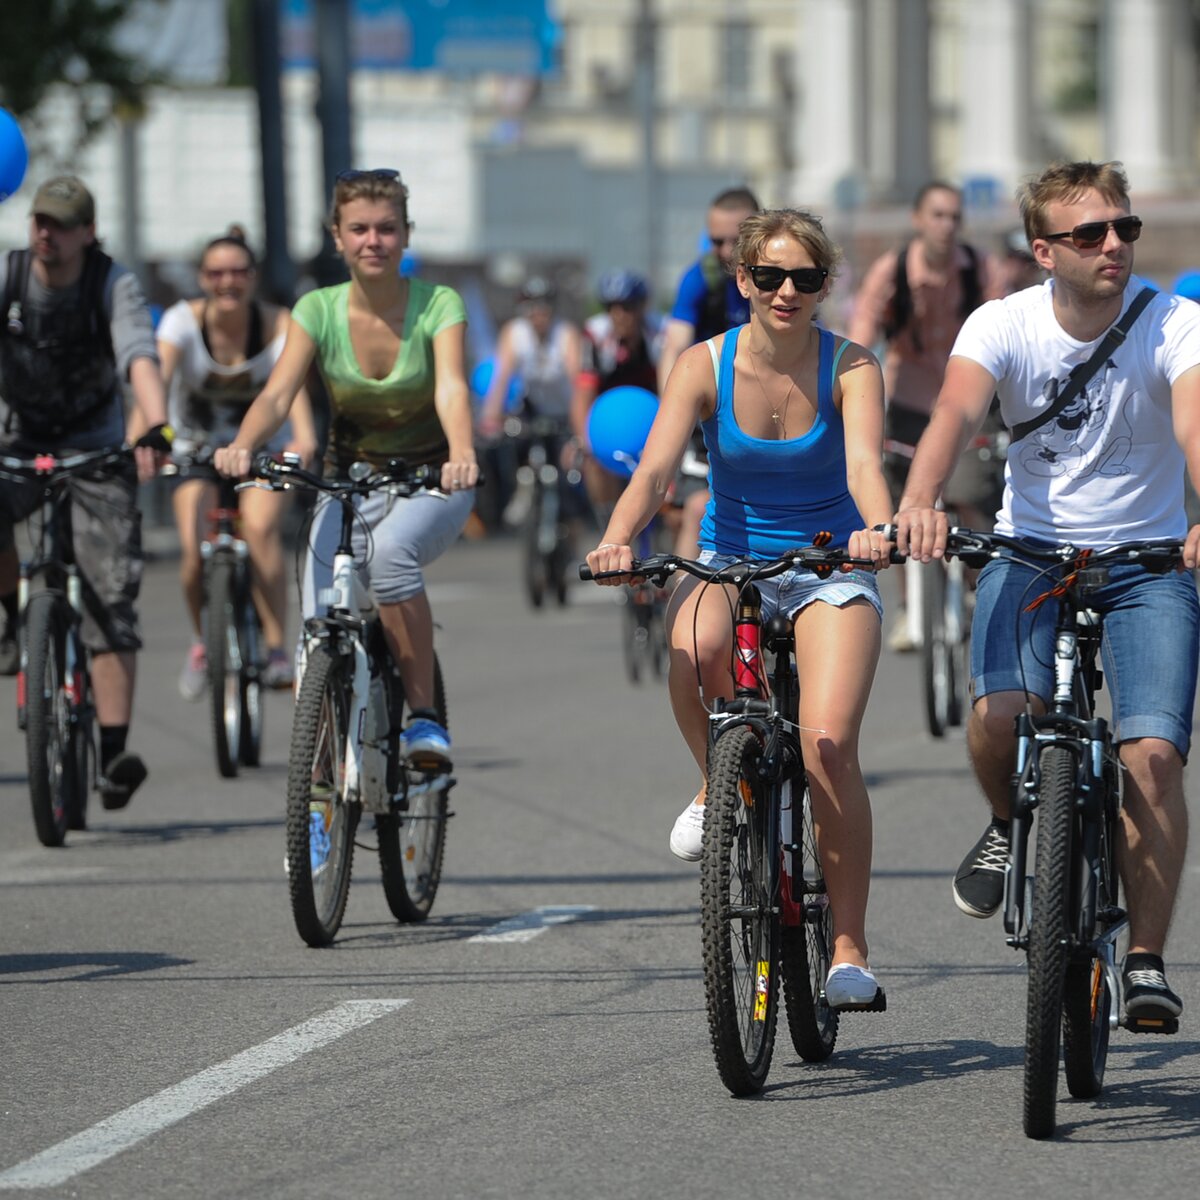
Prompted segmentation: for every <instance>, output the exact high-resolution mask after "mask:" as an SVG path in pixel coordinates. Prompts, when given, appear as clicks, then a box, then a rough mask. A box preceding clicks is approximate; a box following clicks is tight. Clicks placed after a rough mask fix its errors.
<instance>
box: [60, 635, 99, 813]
mask: <svg viewBox="0 0 1200 1200" xmlns="http://www.w3.org/2000/svg"><path fill="white" fill-rule="evenodd" d="M68 637H71V638H74V639H75V655H76V659H75V661H76V663H77V664H78V666H77V667H76V670H77V672H78V676H77V679H76V681H75V686H74V688H73V689H72V694H73V696H74V702H73V703H72V704H71V705H70V707H69V714H70V748H69V750H68V753H67V763H66V769H67V770H68V771H69V773H70V808H69V810H68V812H67V827H68V828H69V829H86V828H87V806H88V795H89V794H90V792H91V790H92V774H93V770H92V768H93V766H94V761H95V754H96V745H95V741H94V740H93V738H94V735H93V732H92V726H93V715H94V709H93V707H92V683H91V674H90V672H89V670H88V664H87V659H86V655H87V651H86V650H85V649H84V647H83V642H82V640H80V638H79V635H78V631H75V632H73V633H70V634H68Z"/></svg>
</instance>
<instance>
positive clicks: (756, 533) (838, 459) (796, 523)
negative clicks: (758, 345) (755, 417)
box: [700, 325, 863, 558]
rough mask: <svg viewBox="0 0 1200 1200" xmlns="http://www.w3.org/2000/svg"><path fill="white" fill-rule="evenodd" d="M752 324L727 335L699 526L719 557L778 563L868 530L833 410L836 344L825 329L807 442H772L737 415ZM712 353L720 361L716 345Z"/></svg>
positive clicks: (707, 432) (708, 431)
mask: <svg viewBox="0 0 1200 1200" xmlns="http://www.w3.org/2000/svg"><path fill="white" fill-rule="evenodd" d="M746 328H747V326H745V325H740V326H738V327H737V328H736V329H731V330H729V331H728V332H727V333H726V334H725V342H724V345H723V346H722V348H721V360H720V365H719V367H718V368H717V404H716V410H715V411H714V413H713V415H712V416H711V417H709V419H708V420H707V421H704V422H703V423H702V424H701V426H700V428H701V430H702V431H703V433H704V443H705V445H706V446H707V447H708V461H709V475H708V486H709V499H708V507H707V508H706V509H705V510H704V519H703V520H702V521H701V523H700V546H701V548H702V549H705V550H714V551H716V553H718V554H730V555H736V556H738V557H749V558H776V557H778V556H779V555H780V554H782V553H783V552H784V551H785V550H792V549H795V548H796V547H797V546H808V545H811V543H812V540H813V538H814V537H815V536H816V535H817V534H818V533H820V532H822V531H824V530H828V531H829V532H830V533H831V534H832V535H833V544H834V545H835V546H844V545H845V544H846V543H847V542H848V541H849V539H850V534H851V533H853V532H854V531H855V530H856V529H862V528H863V520H862V517H861V516H860V515H859V512H858V506H857V505H856V504H855V503H854V498H853V497H852V496H851V495H850V490H849V488H848V487H847V485H846V438H845V432H844V428H843V425H842V415H841V413H839V412H838V411H837V409H836V408H835V407H834V404H833V381H834V376H835V373H836V371H837V364H838V359H840V358H841V354H842V350H844V349H845V347H846V345H847V343H846V342H843V343H842V346H841V349H839V350H838V351H837V353H836V354H835V353H834V343H835V341H836V339H835V338H834V336H833V334H832V333H830V332H829V331H828V330H826V329H819V330H818V333H819V334H820V357H819V359H818V368H817V380H818V383H817V416H816V419H815V420H814V421H813V425H812V428H811V429H810V430H809V431H808V432H807V433H806V434H804V436H803V437H798V438H785V439H783V440H766V439H763V438H755V437H750V436H749V435H748V434H746V433H743V432H742V430H741V428H740V427H739V426H738V423H737V419H736V417H735V416H734V411H733V360H734V356H735V355H736V354H737V343H738V337H739V336H740V334H741V332H742V330H744V329H746ZM709 351H710V353H712V354H713V357H714V359H715V358H716V351H715V348H714V347H713V344H712V342H711V340H710V342H709Z"/></svg>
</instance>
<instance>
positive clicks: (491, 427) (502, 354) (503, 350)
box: [479, 322, 517, 436]
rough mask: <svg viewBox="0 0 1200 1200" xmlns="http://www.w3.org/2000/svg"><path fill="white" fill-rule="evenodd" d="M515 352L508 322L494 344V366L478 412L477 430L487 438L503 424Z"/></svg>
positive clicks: (514, 367)
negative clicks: (485, 394)
mask: <svg viewBox="0 0 1200 1200" xmlns="http://www.w3.org/2000/svg"><path fill="white" fill-rule="evenodd" d="M516 365H517V362H516V352H515V351H514V350H513V344H512V323H511V322H509V323H508V324H506V325H505V326H504V328H503V329H501V330H500V338H499V340H498V341H497V343H496V358H495V365H494V366H493V368H492V381H491V383H489V384H488V392H487V396H485V397H484V401H483V407H482V408H481V409H480V412H479V428H480V430H481V432H483V433H484V434H487V435H488V436H494V435H495V434H497V433H499V432H500V428H501V426H502V425H503V424H504V401H505V398H506V397H507V395H508V385H509V383H511V382H512V377H513V372H514V371H515V370H516Z"/></svg>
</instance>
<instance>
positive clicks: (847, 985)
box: [825, 963, 879, 1008]
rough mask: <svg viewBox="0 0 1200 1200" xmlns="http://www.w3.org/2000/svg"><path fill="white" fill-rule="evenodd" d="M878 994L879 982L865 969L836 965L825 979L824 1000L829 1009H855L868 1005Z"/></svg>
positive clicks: (850, 965) (845, 964)
mask: <svg viewBox="0 0 1200 1200" xmlns="http://www.w3.org/2000/svg"><path fill="white" fill-rule="evenodd" d="M878 992H879V981H878V980H877V979H876V978H875V976H874V975H872V974H871V972H870V971H868V970H867V969H866V967H856V966H854V965H853V964H852V963H838V965H837V966H836V967H831V968H830V970H829V974H828V976H826V979H825V1000H826V1001H827V1003H828V1004H829V1007H830V1008H857V1007H860V1006H863V1005H867V1004H870V1003H871V1001H873V1000H874V999H875V996H876V995H877V994H878Z"/></svg>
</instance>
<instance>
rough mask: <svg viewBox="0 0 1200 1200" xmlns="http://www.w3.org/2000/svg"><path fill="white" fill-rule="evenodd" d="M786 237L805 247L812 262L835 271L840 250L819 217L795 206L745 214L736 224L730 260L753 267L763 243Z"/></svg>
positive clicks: (760, 254)
mask: <svg viewBox="0 0 1200 1200" xmlns="http://www.w3.org/2000/svg"><path fill="white" fill-rule="evenodd" d="M781 236H782V237H790V238H793V239H794V240H795V241H797V242H799V243H800V245H801V246H803V247H804V248H805V250H807V251H808V253H809V256H810V257H811V258H812V260H813V265H814V266H816V267H819V268H820V269H821V270H823V271H828V272H829V277H830V279H832V278H834V277H835V276H836V274H837V266H838V264H839V263H840V262H841V261H842V251H841V249H840V248H839V247H838V246H837V245H836V244H835V243H834V242H833V240H832V239H831V238H830V236H829V235H828V234H827V233H826V232H825V227H824V226H823V225H822V224H821V218H820V217H818V216H816V215H815V214H814V213H810V212H805V211H804V210H803V209H799V208H771V209H768V210H767V211H766V212H760V213H755V214H754V215H753V216H749V217H747V218H746V219H745V220H744V221H743V222H742V223H741V224H740V225H739V226H738V239H737V245H736V246H735V247H734V249H733V259H732V261H733V262H734V263H737V264H740V265H742V266H747V267H753V266H756V265H757V264H758V260H759V259H760V258H761V257H762V253H763V250H764V249H765V248H766V245H767V243H768V242H769V241H770V240H771V239H772V238H776V237H781Z"/></svg>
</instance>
